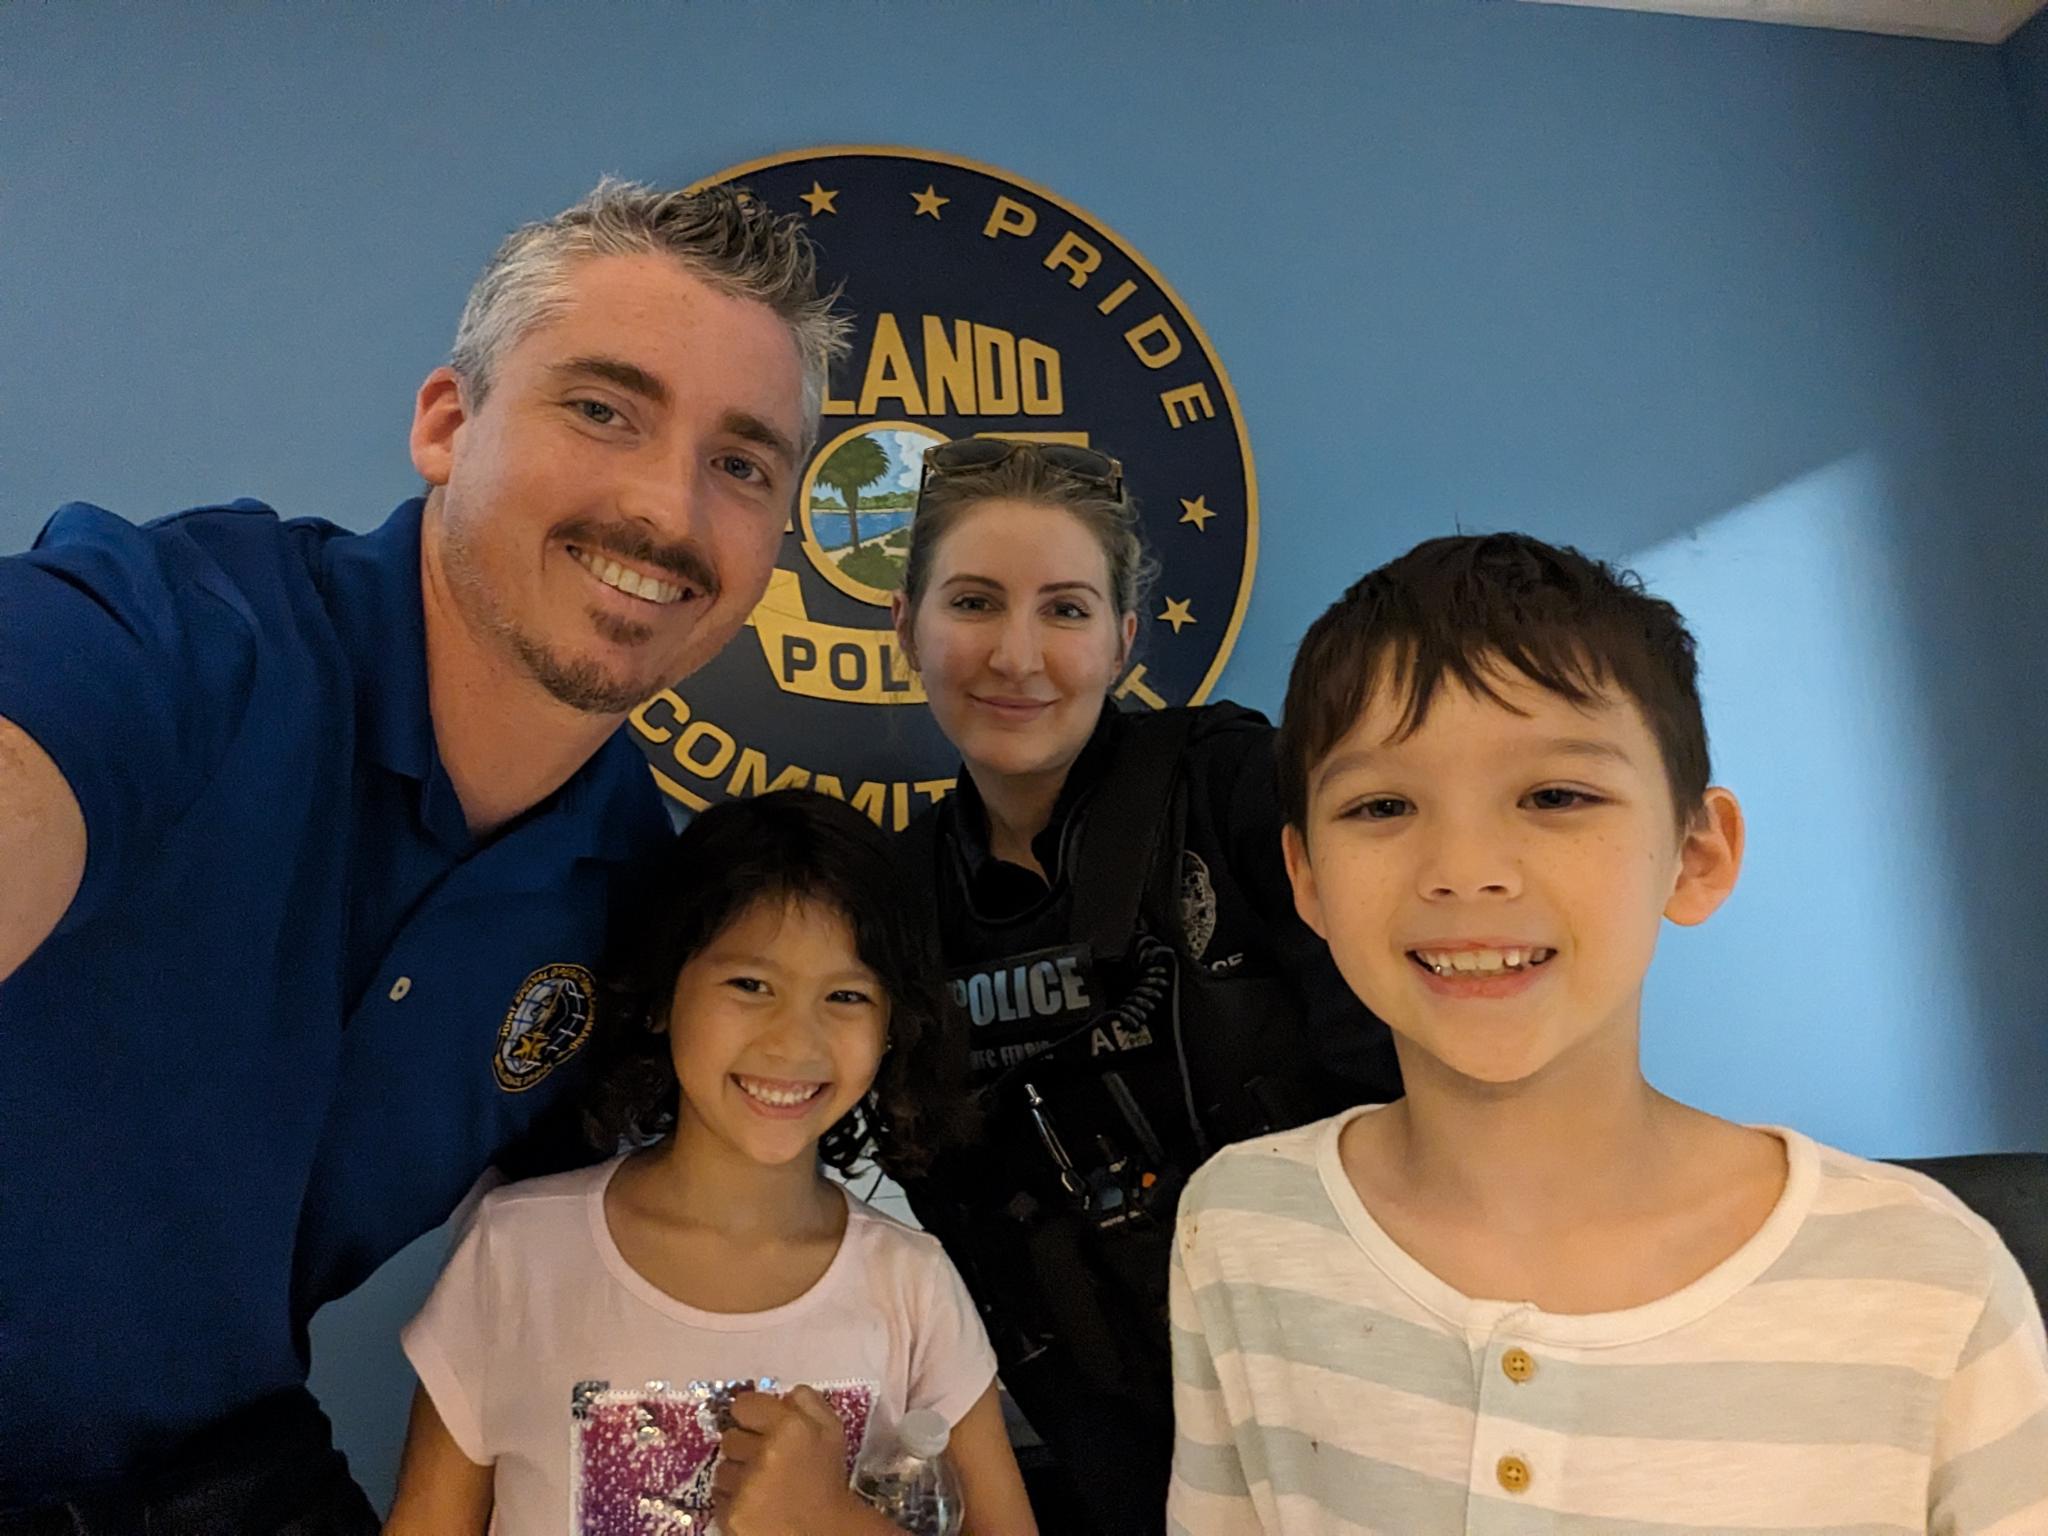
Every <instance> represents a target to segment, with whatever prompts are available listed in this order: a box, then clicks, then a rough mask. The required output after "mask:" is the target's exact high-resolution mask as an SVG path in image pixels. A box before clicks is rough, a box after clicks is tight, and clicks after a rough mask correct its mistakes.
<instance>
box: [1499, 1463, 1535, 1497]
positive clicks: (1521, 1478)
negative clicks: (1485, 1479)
mask: <svg viewBox="0 0 2048 1536" xmlns="http://www.w3.org/2000/svg"><path fill="white" fill-rule="evenodd" d="M1493 1475H1494V1476H1495V1477H1497V1478H1499V1479H1500V1485H1501V1487H1503V1488H1505V1489H1507V1491H1508V1492H1509V1493H1521V1492H1523V1491H1524V1490H1525V1489H1527V1488H1528V1486H1529V1463H1527V1462H1526V1461H1524V1460H1522V1458H1521V1457H1519V1456H1503V1457H1501V1459H1500V1462H1499V1464H1498V1465H1497V1466H1495V1467H1494V1469H1493Z"/></svg>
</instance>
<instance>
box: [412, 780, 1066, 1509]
mask: <svg viewBox="0 0 2048 1536" xmlns="http://www.w3.org/2000/svg"><path fill="white" fill-rule="evenodd" d="M665 864H666V867H665V870H664V871H663V872H662V878H661V879H660V880H659V883H658V884H657V885H656V886H654V887H653V888H652V889H653V895H652V899H651V901H649V902H648V903H647V904H646V906H645V907H644V908H643V909H642V916H641V920H640V922H639V925H638V931H637V932H635V933H632V934H630V935H628V936H627V939H626V942H625V945H624V951H623V955H622V969H623V971H624V973H625V975H624V985H623V987H622V992H623V1001H624V1003H625V1012H626V1017H625V1019H623V1020H622V1021H621V1022H620V1025H619V1027H618V1028H617V1029H615V1031H614V1038H616V1039H621V1040H624V1041H625V1042H626V1043H625V1045H624V1046H623V1047H620V1048H618V1049H617V1050H616V1053H615V1060H614V1062H613V1063H612V1066H611V1069H610V1070H609V1071H608V1072H607V1073H606V1074H605V1078H604V1086H603V1090H602V1091H601V1092H600V1094H599V1095H598V1097H597V1100H596V1104H595V1109H594V1111H593V1114H592V1121H593V1130H594V1132H596V1133H597V1134H599V1135H600V1136H601V1137H602V1138H603V1140H602V1141H601V1144H603V1145H608V1146H616V1145H618V1144H619V1142H620V1140H621V1138H622V1137H626V1138H641V1139H644V1135H645V1133H647V1132H649V1131H658V1132H660V1139H659V1140H657V1141H655V1142H654V1143H653V1144H652V1145H649V1146H644V1147H642V1148H641V1149H640V1150H638V1151H634V1152H631V1153H628V1154H626V1155H624V1156H621V1157H617V1158H614V1159H612V1160H611V1161H610V1162H607V1163H604V1164H601V1165H600V1166H598V1167H595V1168H590V1169H586V1170H583V1171H580V1172H575V1173H567V1174H560V1175H557V1176H554V1177H551V1178H544V1179H535V1180H532V1181H530V1182H527V1183H522V1184H515V1185H510V1186H507V1187H505V1188H502V1189H498V1190H495V1191H493V1192H492V1193H491V1194H490V1195H488V1196H487V1197H485V1199H484V1201H483V1203H482V1205H481V1207H480V1208H479V1210H478V1212H477V1215H476V1218H475V1221H474V1222H473V1224H472V1225H471V1226H470V1228H469V1230H468V1233H467V1235H465V1236H464V1237H463V1239H462V1240H461V1242H460V1244H459V1245H458V1246H457V1248H456V1250H455V1252H454V1254H453V1256H452V1257H451V1258H450V1259H449V1262H448V1267H447V1269H446V1270H445V1271H444V1272H443V1274H442V1276H441V1279H440V1281H439V1283H438V1284H437V1285H436V1286H435V1289H434V1292H433V1294H432V1296H430V1297H429V1298H428V1301H427V1304H426V1306H425V1308H424V1309H423V1310H422V1311H421V1313H420V1315H419V1316H418V1317H417V1318H415V1319H414V1320H413V1322H412V1323H411V1325H410V1326H409V1327H408V1328H407V1329H406V1331H405V1336H404V1342H405V1349H406V1353H407V1355H408V1357H409V1358H410V1359H411V1361H412V1363H413V1366H414V1368H415V1370H416V1371H417V1372H418V1374H419V1379H420V1389H419V1391H418V1392H417V1393H416V1394H415V1397H414V1401H413V1412H412V1424H411V1427H410V1430H409V1432H408V1434H407V1438H406V1448H405V1458H404V1464H403V1468H402V1471H401V1473H400V1479H399V1489H398V1495H397V1500H396V1502H395V1504H394V1506H393V1509H392V1514H391V1520H390V1523H389V1525H388V1526H387V1527H386V1531H387V1533H389V1536H449V1533H451V1532H472V1533H474V1532H481V1531H483V1530H484V1529H485V1527H486V1524H487V1522H488V1524H489V1526H490V1528H491V1529H492V1530H493V1531H494V1532H497V1533H499V1536H523V1533H527V1532H532V1533H535V1536H539V1533H542V1532H545V1533H548V1536H557V1533H560V1532H562V1531H565V1530H566V1531H571V1532H575V1533H577V1536H628V1533H630V1536H639V1533H643V1532H644V1533H649V1536H652V1533H680V1532H691V1533H708V1532H714V1531H715V1532H718V1533H720V1536H799V1533H801V1536H839V1533H845V1536H888V1533H893V1532H894V1530H895V1527H894V1526H892V1525H891V1524H890V1523H889V1522H888V1521H886V1520H884V1519H883V1518H882V1517H881V1516H879V1515H877V1514H875V1513H874V1512H873V1511H872V1510H870V1509H868V1508H867V1507H866V1506H865V1505H863V1504H862V1503H860V1501H859V1500H858V1499H856V1498H855V1497H854V1495H853V1494H852V1493H851V1491H850V1490H849V1488H848V1486H847V1477H848V1472H849V1469H850V1466H851V1462H852V1458H853V1455H854V1453H855V1452H856V1451H857V1450H858V1448H859V1446H860V1444H861V1442H862V1440H863V1438H864V1436H865V1435H867V1434H869V1433H885V1432H887V1431H888V1430H889V1429H890V1428H891V1427H892V1426H893V1425H894V1424H895V1423H896V1422H897V1421H898V1420H900V1419H901V1417H902V1416H903V1415H904V1414H905V1413H906V1412H908V1411H909V1410H911V1409H913V1408H929V1409H932V1410H934V1411H936V1412H938V1413H939V1414H941V1415H943V1416H944V1417H945V1418H946V1420H947V1421H948V1422H949V1423H951V1424H953V1425H954V1426H955V1427H954V1431H953V1440H952V1445H951V1454H952V1456H953V1458H954V1460H955V1462H956V1464H957V1467H958V1470H959V1473H960V1477H961V1481H962V1483H963V1484H964V1488H965V1494H966V1504H967V1527H966V1529H967V1531H968V1532H969V1533H970V1536H1035V1530H1036V1527H1035V1526H1034V1524H1033V1522H1032V1518H1031V1513H1030V1509H1029V1506H1028V1504H1027V1502H1026V1500H1025V1495H1024V1489H1023V1483H1022V1479H1021V1478H1020V1476H1019V1474H1018V1471H1017V1466H1016V1462H1015V1460H1014V1459H1013V1458H1012V1456H1011V1453H1010V1449H1009V1445H1008V1442H1007V1440H1006V1438H1005V1436H1004V1432H1003V1424H1002V1418H1001V1414H1000V1411H999V1409H998V1406H997V1398H996V1389H995V1387H994V1385H993V1377H994V1373H995V1361H994V1358H993V1356H992V1355H991V1353H990V1350H989V1346H988V1341H987V1338H986V1336H985V1334H984V1333H983V1331H982V1326H981V1322H980V1319H979V1318H978V1317H977V1316H976V1313H975V1309H974V1304H973V1302H972V1301H971V1300H970V1299H969V1298H968V1296H967V1294H966V1292H965V1290H964V1289H963V1288H962V1286H961V1284H960V1280H959V1277H958V1276H957V1275H956V1274H955V1272H954V1270H953V1268H952V1266H951V1265H950V1264H949V1263H948V1262H947V1261H946V1258H945V1256H944V1254H943V1253H942V1252H941V1250H940V1248H939V1245H938V1243H937V1242H936V1241H935V1240H933V1239H932V1238H930V1237H927V1236H925V1235H924V1234H922V1233H919V1232H915V1231H912V1230H911V1229H909V1228H907V1227H904V1226H902V1225H900V1224H898V1223H896V1222H894V1221H891V1220H890V1219H888V1218H887V1217H885V1216H883V1215H881V1214H880V1213H878V1212H876V1211H875V1210H873V1209H871V1208H870V1207H868V1206H867V1205H866V1204H864V1203H863V1202H861V1201H860V1200H857V1199H855V1198H854V1197H853V1196H852V1195H851V1194H850V1193H848V1192H847V1191H846V1189H845V1188H844V1186H843V1185H841V1184H839V1183H837V1182H835V1181H833V1180H831V1179H829V1178H827V1177H826V1176H825V1174H824V1172H823V1170H822V1168H821V1166H820V1164H821V1159H822V1160H824V1161H829V1162H831V1163H833V1164H835V1165H837V1166H839V1167H841V1168H844V1167H845V1166H847V1165H848V1164H850V1163H852V1162H853V1161H854V1160H855V1159H856V1158H857V1157H859V1156H860V1155H862V1154H863V1153H864V1152H872V1153H873V1154H874V1155H876V1156H877V1157H878V1158H879V1159H881V1160H883V1161H885V1162H886V1163H887V1164H888V1166H889V1167H891V1168H892V1169H894V1170H901V1171H904V1172H909V1171H912V1170H914V1169H915V1168H917V1167H918V1166H920V1165H921V1164H922V1163H923V1162H924V1161H925V1160H926V1158H927V1157H928V1156H929V1153H930V1149H931V1148H932V1147H933V1146H934V1145H936V1144H937V1143H938V1142H940V1141H942V1140H944V1139H946V1138H947V1137H949V1136H954V1135H958V1134H959V1133H960V1131H961V1130H962V1129H963V1120H964V1109H963V1108H961V1107H959V1106H958V1101H957V1100H955V1101H952V1103H953V1106H954V1107H950V1108H949V1106H948V1100H947V1099H946V1098H945V1096H944V1090H945V1088H947V1087H949V1086H951V1084H950V1083H949V1082H948V1081H947V1074H946V1073H945V1071H944V1070H943V1067H944V1042H943V1039H942V1037H941V1034H940V1032H939V1031H938V1030H937V1029H936V1027H935V1021H936V1013H935V1010H934V999H933V995H932V991H931V983H930V981H929V980H928V979H927V976H926V974H925V972H924V971H923V970H922V969H921V967H920V965H919V963H918V957H919V955H920V953H921V951H920V950H919V948H918V947H917V945H916V944H915V943H914V942H913V940H912V938H911V936H910V935H909V934H908V932H906V930H905V926H904V924H903V923H902V920H901V918H900V917H899V915H898V914H899V911H900V902H899V900H898V891H897V886H896V876H895V874H894V871H893V867H892V864H891V860H890V855H889V851H888V848H887V845H886V844H885V843H884V841H883V839H882V835H881V834H880V832H878V831H877V830H876V829H875V827H874V826H873V825H872V824H871V823H870V822H869V821H868V820H867V818H865V817H864V816H862V815H861V814H860V813H858V812H857V811H854V810H852V809H850V808H849V807H847V806H845V805H843V804H841V803H840V802H838V801H836V800H830V799H827V798H825V797H823V796H820V795H814V794H811V793H808V792H806V791H801V790H794V791H783V792H779V793H776V794H770V795H764V796H762V797H760V798H759V799H754V800H745V801H736V802H733V803H730V804H727V805H721V806H719V807H717V808H715V809H713V810H709V811H706V812H705V813H704V814H702V815H701V816H699V817H698V818H697V819H696V820H695V821H694V822H692V823H691V825H690V827H689V828H688V830H687V831H685V832H684V833H683V835H682V836H681V837H680V838H679V839H677V841H676V843H675V844H674V847H673V850H672V851H671V852H669V853H668V854H666V855H665ZM714 1520H715V1521H716V1523H715V1524H714Z"/></svg>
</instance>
